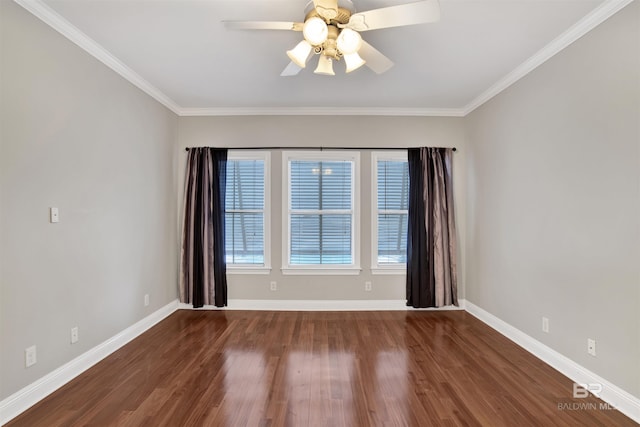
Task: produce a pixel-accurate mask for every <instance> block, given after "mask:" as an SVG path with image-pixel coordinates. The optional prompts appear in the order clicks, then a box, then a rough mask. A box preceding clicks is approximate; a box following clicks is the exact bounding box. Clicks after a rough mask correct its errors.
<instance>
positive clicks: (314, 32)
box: [302, 16, 329, 46]
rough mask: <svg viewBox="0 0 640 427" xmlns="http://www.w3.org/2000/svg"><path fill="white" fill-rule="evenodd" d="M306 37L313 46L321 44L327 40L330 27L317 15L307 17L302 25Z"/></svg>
mask: <svg viewBox="0 0 640 427" xmlns="http://www.w3.org/2000/svg"><path fill="white" fill-rule="evenodd" d="M302 35H303V36H304V39H305V40H306V41H308V42H309V43H311V44H312V45H313V46H319V45H321V44H322V43H324V42H325V41H326V40H327V36H328V35H329V28H328V27H327V24H326V23H325V22H324V21H323V20H322V19H320V18H318V17H317V16H315V17H313V18H309V19H307V22H305V23H304V26H303V27H302Z"/></svg>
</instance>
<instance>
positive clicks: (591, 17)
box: [462, 0, 633, 116]
mask: <svg viewBox="0 0 640 427" xmlns="http://www.w3.org/2000/svg"><path fill="white" fill-rule="evenodd" d="M632 1H633V0H606V1H605V2H604V3H602V4H601V5H600V6H598V7H596V8H595V9H594V10H593V11H591V12H590V13H589V14H588V15H586V16H585V17H584V18H582V19H581V20H580V21H578V22H577V23H575V24H574V25H573V26H571V27H570V28H569V29H568V30H566V31H565V32H564V33H562V34H560V35H559V36H558V37H556V38H555V39H554V40H552V41H551V42H550V43H549V44H547V45H546V46H545V47H544V48H542V49H541V50H539V51H538V52H537V53H536V54H534V55H533V56H532V57H530V58H529V59H527V60H526V61H525V62H523V63H522V64H520V65H519V66H518V67H516V69H515V70H513V71H511V72H510V73H509V74H507V75H506V76H504V77H503V78H502V79H500V80H498V81H497V82H496V83H495V84H494V85H493V86H491V87H490V88H489V89H487V90H486V91H484V92H482V93H481V94H480V95H479V96H478V97H476V98H475V99H474V100H472V101H471V102H470V103H469V104H467V105H466V106H465V107H464V108H463V109H462V111H463V116H466V115H467V114H469V113H471V112H472V111H473V110H475V109H476V108H478V107H480V106H481V105H483V104H484V103H485V102H487V101H489V100H490V99H491V98H493V97H494V96H496V95H498V94H499V93H500V92H502V91H503V90H505V89H507V88H508V87H509V86H511V85H512V84H514V83H515V82H517V81H518V80H520V79H521V78H523V77H524V76H526V75H527V74H529V73H530V72H531V71H533V70H535V69H536V68H538V67H539V66H540V65H542V64H544V63H545V62H546V61H548V60H549V59H551V58H552V57H553V56H555V55H556V54H557V53H559V52H560V51H562V50H563V49H565V48H566V47H568V46H569V45H571V44H572V43H573V42H575V41H576V40H578V39H579V38H580V37H582V36H584V35H585V34H586V33H588V32H589V31H591V30H592V29H594V28H595V27H597V26H598V25H600V24H602V23H603V22H604V21H606V20H607V19H609V18H610V17H611V16H613V15H614V14H615V13H616V12H618V11H619V10H620V9H622V8H624V7H625V6H627V5H628V4H629V3H631V2H632Z"/></svg>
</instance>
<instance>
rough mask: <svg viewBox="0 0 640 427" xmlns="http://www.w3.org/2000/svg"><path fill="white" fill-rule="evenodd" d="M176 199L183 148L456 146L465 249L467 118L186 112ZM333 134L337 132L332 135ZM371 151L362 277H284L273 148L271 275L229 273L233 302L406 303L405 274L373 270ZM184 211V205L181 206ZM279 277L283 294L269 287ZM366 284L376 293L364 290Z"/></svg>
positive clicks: (365, 166) (365, 157) (366, 156)
mask: <svg viewBox="0 0 640 427" xmlns="http://www.w3.org/2000/svg"><path fill="white" fill-rule="evenodd" d="M179 129H180V130H179V147H180V150H179V172H178V182H179V184H178V187H179V188H178V192H179V198H178V200H182V192H183V188H182V186H183V183H184V166H185V161H186V152H185V150H184V148H185V147H195V146H220V147H223V146H224V147H239V146H251V147H253V146H263V147H264V146H314V147H315V146H324V147H329V146H334V147H336V146H337V147H339V146H361V147H394V146H398V147H408V146H424V145H428V146H440V147H456V148H457V149H458V151H457V152H456V153H454V165H453V166H454V181H455V185H456V188H455V191H456V200H455V203H456V213H457V217H458V218H457V220H458V224H459V227H460V229H459V230H458V231H459V247H460V249H462V248H463V247H464V225H465V220H464V214H465V189H464V186H465V182H466V178H465V175H464V171H465V164H464V158H465V140H464V128H463V126H462V119H461V118H438V117H433V118H427V117H363V116H341V117H333V116H315V117H311V116H288V117H282V116H260V117H253V116H249V117H181V118H180V120H179ZM328 135H338V137H336V138H335V139H333V140H332V139H329V138H328ZM370 153H371V151H370V150H363V151H362V152H361V155H360V156H361V157H360V161H361V164H360V166H361V168H360V173H361V177H362V180H361V228H360V232H361V252H360V253H361V257H360V258H361V267H362V273H361V274H360V275H357V276H297V275H296V276H290V275H286V276H283V275H282V273H281V270H280V269H281V267H282V191H281V189H282V152H281V151H273V152H272V153H271V188H272V192H271V194H272V198H271V211H272V215H271V235H272V240H271V254H272V260H271V262H272V270H271V274H269V275H229V277H228V283H229V298H230V299H275V300H286V299H309V300H384V299H392V300H402V299H405V276H404V275H394V276H391V275H371V270H370V268H371V243H370V242H371V179H370V178H369V177H371V154H370ZM180 210H182V209H181V207H180ZM462 252H463V251H462V250H460V251H459V256H460V262H459V265H460V270H461V271H460V273H459V275H458V277H459V278H460V284H459V292H458V294H459V297H460V298H463V297H464V275H463V273H464V271H463V269H462V266H463V265H464V259H463V255H464V254H463V253H462ZM271 281H276V282H277V284H278V290H277V291H275V292H274V291H270V290H269V282H271ZM365 281H371V282H372V290H371V291H370V292H367V291H365V290H364V283H365Z"/></svg>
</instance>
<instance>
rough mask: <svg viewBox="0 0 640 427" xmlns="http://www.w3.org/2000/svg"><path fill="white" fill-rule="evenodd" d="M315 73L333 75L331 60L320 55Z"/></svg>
mask: <svg viewBox="0 0 640 427" xmlns="http://www.w3.org/2000/svg"><path fill="white" fill-rule="evenodd" d="M314 73H316V74H324V75H326V76H335V75H336V73H334V72H333V61H331V58H329V57H328V56H324V55H320V59H319V60H318V67H317V68H316V70H315V71H314Z"/></svg>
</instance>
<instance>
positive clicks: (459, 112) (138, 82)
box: [14, 0, 633, 117]
mask: <svg viewBox="0 0 640 427" xmlns="http://www.w3.org/2000/svg"><path fill="white" fill-rule="evenodd" d="M14 1H15V2H16V3H17V4H19V5H20V6H22V7H23V8H24V9H26V10H27V11H29V12H30V13H32V14H33V15H34V16H36V17H37V18H39V19H40V20H42V21H43V22H44V23H46V24H47V25H49V26H50V27H51V28H53V29H54V30H56V31H58V32H59V33H60V34H62V35H63V36H65V37H66V38H68V39H69V40H71V41H72V42H73V43H75V44H76V45H78V46H79V47H80V48H82V49H84V50H85V51H86V52H87V53H89V54H90V55H92V56H93V57H95V58H96V59H98V60H99V61H101V62H102V63H103V64H105V65H106V66H107V67H109V68H111V69H112V70H113V71H115V72H116V73H118V74H120V75H121V76H122V77H123V78H125V79H126V80H128V81H129V82H130V83H132V84H133V85H134V86H136V87H138V88H139V89H140V90H142V91H143V92H145V93H147V94H148V95H149V96H151V97H152V98H154V99H155V100H156V101H158V102H159V103H161V104H162V105H164V106H165V107H167V108H168V109H170V110H171V111H173V112H174V113H175V114H177V115H179V116H184V117H197V116H415V117H465V116H466V115H468V114H470V113H471V112H473V111H474V110H475V109H476V108H478V107H480V106H481V105H483V104H484V103H485V102H487V101H489V100H490V99H492V98H493V97H494V96H496V95H498V94H499V93H501V92H502V91H504V90H505V89H507V88H508V87H509V86H511V85H512V84H514V83H515V82H517V81H518V80H520V79H521V78H523V77H524V76H526V75H527V74H529V73H530V72H531V71H533V70H534V69H536V68H537V67H539V66H540V65H542V64H543V63H545V62H546V61H547V60H549V59H550V58H551V57H553V56H554V55H556V54H557V53H559V52H560V51H562V50H563V49H564V48H566V47H567V46H569V45H571V44H572V43H573V42H575V41H576V40H578V39H579V38H580V37H582V36H583V35H585V34H586V33H588V32H589V31H591V30H592V29H593V28H595V27H597V26H598V25H600V24H601V23H602V22H604V21H606V20H607V19H608V18H610V17H611V16H612V15H614V14H615V13H616V12H618V11H619V10H621V9H622V8H624V7H625V6H627V5H628V4H629V3H631V2H632V1H633V0H606V1H605V2H604V3H602V4H601V5H600V6H598V7H597V8H595V9H594V10H593V11H592V12H590V13H589V14H588V15H586V16H585V17H584V18H582V19H581V20H580V21H578V22H577V23H576V24H574V25H573V26H572V27H571V28H569V29H568V30H567V31H565V32H564V33H562V34H561V35H560V36H558V37H557V38H555V39H554V40H553V41H551V42H550V43H549V44H548V45H546V46H545V47H544V48H543V49H541V50H540V51H538V52H537V53H536V54H534V55H533V56H532V57H530V58H529V59H527V60H526V61H525V62H523V63H522V64H520V65H519V66H518V67H517V68H516V69H514V70H513V71H511V72H510V73H509V74H507V75H506V76H504V77H503V78H502V79H500V80H499V81H497V82H496V83H495V84H493V85H492V86H491V87H490V88H489V89H487V90H486V91H484V92H482V93H481V94H480V95H479V96H477V97H476V98H474V99H473V100H472V101H471V102H469V103H468V104H467V105H466V106H464V107H463V108H393V107H361V108H360V107H299V108H296V107H255V108H253V107H251V108H246V107H227V108H225V107H220V108H183V107H180V106H179V105H178V104H176V103H175V102H174V101H173V100H172V99H171V98H169V97H168V96H167V95H165V94H164V93H163V92H161V91H160V90H159V89H157V88H156V87H155V86H153V85H152V84H151V83H149V82H148V81H146V80H145V79H144V78H142V77H141V76H140V75H139V74H137V73H136V72H135V71H133V70H132V69H131V68H129V67H128V66H126V65H125V64H124V63H123V62H121V61H120V60H119V59H118V58H116V57H115V56H113V55H112V54H111V53H110V52H109V51H107V50H106V49H105V48H103V47H102V46H100V45H99V44H98V43H96V42H95V41H94V40H93V39H91V38H90V37H89V36H87V35H86V34H84V33H83V32H82V31H80V30H79V29H78V28H76V27H75V26H73V25H72V24H71V23H70V22H69V21H67V20H66V19H64V18H63V17H62V16H60V15H59V14H58V13H57V12H55V11H54V10H53V9H51V8H50V7H49V6H47V5H46V4H45V3H44V2H43V1H42V0H14Z"/></svg>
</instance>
